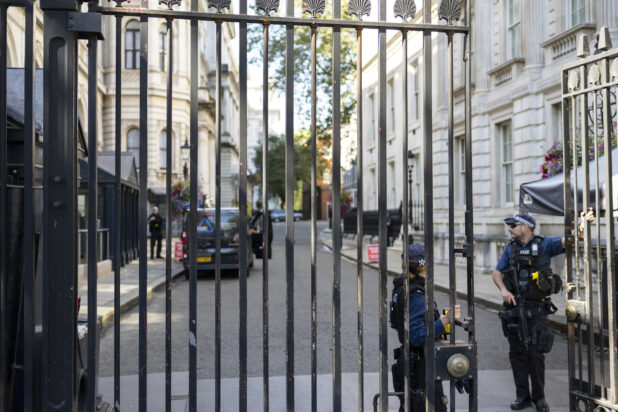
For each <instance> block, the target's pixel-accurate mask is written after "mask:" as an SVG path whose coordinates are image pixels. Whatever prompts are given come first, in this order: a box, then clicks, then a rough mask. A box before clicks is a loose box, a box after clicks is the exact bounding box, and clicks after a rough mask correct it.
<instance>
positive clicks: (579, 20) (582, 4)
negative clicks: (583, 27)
mask: <svg viewBox="0 0 618 412" xmlns="http://www.w3.org/2000/svg"><path fill="white" fill-rule="evenodd" d="M568 1H569V6H570V7H569V27H575V26H577V25H579V24H584V23H585V22H586V0H568Z"/></svg>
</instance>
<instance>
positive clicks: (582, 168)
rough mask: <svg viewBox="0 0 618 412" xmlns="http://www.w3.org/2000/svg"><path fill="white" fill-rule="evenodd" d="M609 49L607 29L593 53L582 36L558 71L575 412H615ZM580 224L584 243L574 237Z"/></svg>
mask: <svg viewBox="0 0 618 412" xmlns="http://www.w3.org/2000/svg"><path fill="white" fill-rule="evenodd" d="M611 47H612V46H611V40H610V36H609V30H608V29H607V28H606V27H603V28H601V31H600V33H599V39H598V43H597V51H596V53H594V54H593V55H591V53H590V50H589V49H588V39H587V36H585V35H583V36H582V37H581V38H580V39H579V45H578V50H577V54H578V57H580V59H579V60H577V61H575V62H574V63H571V64H569V65H567V66H565V67H564V68H563V70H562V122H563V127H562V129H563V130H564V139H563V148H564V205H565V214H564V215H565V218H564V223H565V236H566V238H567V239H568V240H569V241H568V242H567V247H566V260H565V272H566V282H567V283H566V289H567V320H568V363H569V404H570V408H571V410H577V411H597V410H603V411H609V410H613V411H616V410H618V369H617V368H618V364H617V363H616V361H617V354H616V345H617V338H618V337H617V335H616V334H617V330H618V329H617V327H616V308H617V306H616V305H617V303H616V299H617V296H616V290H617V289H616V270H617V269H616V264H617V262H616V246H615V234H614V229H615V222H614V217H615V216H616V215H615V198H614V196H615V192H614V190H616V188H614V187H613V183H614V179H613V178H614V173H615V172H614V171H613V167H614V165H613V160H612V157H613V156H616V153H615V149H614V148H615V143H616V142H615V140H616V129H615V125H616V120H617V117H616V103H615V98H613V99H612V97H611V96H612V94H614V95H615V91H616V86H618V49H612V48H611ZM612 100H613V101H612ZM578 166H579V167H578ZM588 210H593V211H594V212H595V215H596V221H595V222H594V223H590V222H589V221H587V220H586V219H583V218H581V217H580V215H581V213H582V212H583V211H588ZM580 225H581V226H582V228H583V241H581V242H580V240H579V237H578V236H577V235H575V234H576V233H577V229H575V228H576V227H579V226H580ZM602 229H604V230H602ZM574 235H575V238H574ZM593 263H594V264H593ZM599 269H601V270H600V271H599ZM595 271H596V272H597V275H596V276H595V274H594V272H595ZM597 368H598V369H597Z"/></svg>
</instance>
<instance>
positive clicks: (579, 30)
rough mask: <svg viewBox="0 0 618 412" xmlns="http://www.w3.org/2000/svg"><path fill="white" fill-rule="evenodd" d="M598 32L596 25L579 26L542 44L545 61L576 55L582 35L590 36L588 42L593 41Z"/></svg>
mask: <svg viewBox="0 0 618 412" xmlns="http://www.w3.org/2000/svg"><path fill="white" fill-rule="evenodd" d="M595 31H596V25H594V24H589V23H587V24H578V25H577V26H575V27H571V28H570V29H568V30H566V31H564V32H562V33H560V34H558V35H556V36H554V37H552V38H551V39H549V40H546V41H544V42H543V43H541V47H543V48H544V49H545V61H552V60H558V59H559V58H561V57H564V56H567V55H570V54H573V53H575V51H576V50H577V39H579V37H580V36H581V35H582V34H586V35H588V40H590V41H592V39H593V38H594V34H595Z"/></svg>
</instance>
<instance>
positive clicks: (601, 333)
mask: <svg viewBox="0 0 618 412" xmlns="http://www.w3.org/2000/svg"><path fill="white" fill-rule="evenodd" d="M593 95H594V98H593V112H594V118H593V123H594V125H593V136H594V137H593V138H594V166H595V168H594V172H595V183H596V187H595V189H594V205H595V214H594V215H595V216H596V217H597V218H596V219H595V222H594V223H595V229H596V230H595V234H596V241H597V247H596V252H597V253H596V255H597V256H596V262H597V291H598V292H597V296H598V299H599V303H598V305H597V309H598V310H599V312H598V313H599V322H598V324H599V350H600V351H599V353H600V355H599V375H600V377H601V397H603V398H604V397H605V355H604V353H605V352H604V351H603V348H604V347H605V338H604V336H605V327H604V326H603V321H604V316H603V302H604V296H605V292H604V288H603V275H602V273H603V270H602V267H603V261H602V260H601V219H600V216H601V205H600V199H599V197H600V196H599V190H600V189H601V185H600V184H599V134H598V128H599V122H598V115H599V107H598V104H597V103H598V102H597V97H598V96H599V95H598V94H597V92H596V91H595V92H593Z"/></svg>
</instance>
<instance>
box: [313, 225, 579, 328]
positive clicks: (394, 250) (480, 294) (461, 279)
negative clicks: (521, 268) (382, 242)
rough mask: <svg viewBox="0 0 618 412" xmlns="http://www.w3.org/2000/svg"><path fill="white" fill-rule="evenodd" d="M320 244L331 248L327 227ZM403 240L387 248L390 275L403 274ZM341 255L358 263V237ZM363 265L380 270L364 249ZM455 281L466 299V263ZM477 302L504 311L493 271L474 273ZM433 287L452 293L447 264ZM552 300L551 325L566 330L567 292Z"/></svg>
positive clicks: (438, 272)
mask: <svg viewBox="0 0 618 412" xmlns="http://www.w3.org/2000/svg"><path fill="white" fill-rule="evenodd" d="M318 243H319V244H321V245H323V246H325V247H327V248H329V249H332V243H333V242H332V233H331V232H330V230H328V229H326V230H324V231H321V232H320V235H319V238H318ZM368 244H370V243H369V242H368V241H367V238H365V239H364V242H363V247H366V245H368ZM402 250H403V249H402V244H401V241H399V240H397V241H396V242H395V245H394V246H390V247H388V248H387V255H386V262H387V271H388V275H389V276H399V275H401V254H402V253H403V252H402ZM341 256H342V257H344V258H346V259H348V260H351V261H354V262H356V239H355V238H351V237H348V238H344V239H342V244H341ZM363 264H364V265H365V266H367V267H370V268H373V269H376V270H377V269H378V263H377V262H369V260H368V254H367V252H366V251H364V252H363ZM455 272H456V273H455V284H456V291H457V297H458V299H467V298H468V290H467V275H466V268H465V267H464V266H457V267H456V269H455ZM473 285H474V301H475V303H479V304H482V305H484V306H487V307H489V308H492V309H495V310H502V296H501V295H500V292H499V291H498V289H497V288H496V285H495V284H494V282H493V280H492V278H491V274H485V273H480V272H475V273H474V282H473ZM434 287H435V289H436V290H438V291H441V292H446V293H448V292H450V288H449V267H448V265H438V264H434ZM551 298H552V302H553V303H554V305H556V307H557V308H558V310H557V311H556V313H555V314H553V315H551V316H549V324H550V326H551V327H552V328H554V329H557V330H559V331H562V332H565V331H566V328H567V320H566V315H565V309H566V295H565V292H564V290H563V291H562V292H560V293H558V294H555V295H552V296H551Z"/></svg>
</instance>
